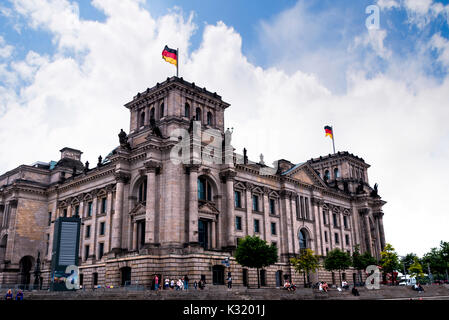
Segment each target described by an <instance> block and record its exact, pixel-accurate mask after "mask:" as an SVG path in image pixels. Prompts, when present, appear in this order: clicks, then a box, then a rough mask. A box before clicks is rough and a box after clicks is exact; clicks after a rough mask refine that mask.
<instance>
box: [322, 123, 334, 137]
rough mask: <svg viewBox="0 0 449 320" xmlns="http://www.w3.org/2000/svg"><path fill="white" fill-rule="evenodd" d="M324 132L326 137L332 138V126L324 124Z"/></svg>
mask: <svg viewBox="0 0 449 320" xmlns="http://www.w3.org/2000/svg"><path fill="white" fill-rule="evenodd" d="M324 132H325V133H326V137H327V136H329V137H330V138H331V139H333V138H334V133H333V132H332V127H329V126H325V127H324Z"/></svg>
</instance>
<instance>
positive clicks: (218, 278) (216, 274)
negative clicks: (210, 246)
mask: <svg viewBox="0 0 449 320" xmlns="http://www.w3.org/2000/svg"><path fill="white" fill-rule="evenodd" d="M212 284H214V285H223V284H224V266H220V265H215V266H213V267H212Z"/></svg>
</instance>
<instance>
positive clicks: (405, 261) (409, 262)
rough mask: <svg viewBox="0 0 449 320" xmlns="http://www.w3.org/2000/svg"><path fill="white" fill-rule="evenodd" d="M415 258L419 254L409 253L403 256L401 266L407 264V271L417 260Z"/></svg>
mask: <svg viewBox="0 0 449 320" xmlns="http://www.w3.org/2000/svg"><path fill="white" fill-rule="evenodd" d="M415 258H418V256H417V255H416V254H414V253H407V254H406V255H405V256H404V257H402V258H401V266H402V267H404V266H405V270H406V271H407V270H408V269H409V268H410V266H411V265H412V264H413V263H414V262H415Z"/></svg>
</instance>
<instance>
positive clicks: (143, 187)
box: [137, 178, 147, 202]
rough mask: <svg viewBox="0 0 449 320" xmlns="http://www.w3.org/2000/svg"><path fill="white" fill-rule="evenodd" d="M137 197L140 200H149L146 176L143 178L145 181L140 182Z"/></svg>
mask: <svg viewBox="0 0 449 320" xmlns="http://www.w3.org/2000/svg"><path fill="white" fill-rule="evenodd" d="M137 199H138V201H139V202H146V201H147V179H146V178H145V179H143V181H142V182H141V183H140V184H139V190H138V194H137Z"/></svg>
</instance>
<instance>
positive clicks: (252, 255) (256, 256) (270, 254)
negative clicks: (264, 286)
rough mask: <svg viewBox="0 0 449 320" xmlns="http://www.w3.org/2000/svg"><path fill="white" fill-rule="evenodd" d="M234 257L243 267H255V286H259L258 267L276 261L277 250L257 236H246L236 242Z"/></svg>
mask: <svg viewBox="0 0 449 320" xmlns="http://www.w3.org/2000/svg"><path fill="white" fill-rule="evenodd" d="M235 259H236V260H237V262H238V263H239V264H240V265H242V266H244V267H248V268H256V269H257V287H258V288H260V276H259V269H261V268H264V267H268V266H270V265H272V264H274V263H276V262H277V261H278V250H277V247H276V246H275V245H274V244H271V245H268V244H267V242H266V241H264V240H262V239H260V238H259V237H257V236H252V237H251V236H246V237H245V238H243V239H241V240H240V241H239V243H238V246H237V249H236V251H235Z"/></svg>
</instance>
